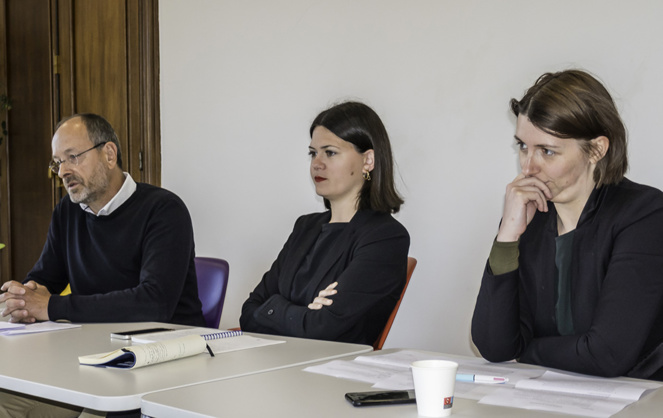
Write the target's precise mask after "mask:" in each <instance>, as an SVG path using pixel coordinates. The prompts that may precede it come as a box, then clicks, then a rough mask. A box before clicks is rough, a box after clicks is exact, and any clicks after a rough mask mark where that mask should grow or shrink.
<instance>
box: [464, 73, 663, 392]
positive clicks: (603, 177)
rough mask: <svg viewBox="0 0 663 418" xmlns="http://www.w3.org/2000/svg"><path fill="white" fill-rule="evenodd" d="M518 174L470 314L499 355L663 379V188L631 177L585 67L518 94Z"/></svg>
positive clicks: (621, 143)
mask: <svg viewBox="0 0 663 418" xmlns="http://www.w3.org/2000/svg"><path fill="white" fill-rule="evenodd" d="M511 109H512V110H513V113H514V114H515V115H516V116H517V123H516V135H515V139H516V144H517V146H518V148H519V158H520V168H521V172H520V174H519V175H518V176H517V177H516V178H515V180H513V181H512V182H511V183H510V184H509V185H508V186H507V188H506V197H505V202H504V211H503V214H502V222H501V224H500V226H499V231H498V234H497V237H496V238H495V241H494V243H493V248H492V250H491V253H490V256H489V259H488V263H487V265H486V268H485V271H484V275H483V279H482V282H481V289H480V291H479V295H478V298H477V303H476V307H475V309H474V317H473V319H472V338H473V340H474V343H475V344H476V346H477V348H478V349H479V351H480V352H481V354H482V355H483V357H485V358H486V359H488V360H490V361H506V360H511V359H518V360H519V361H521V362H523V363H530V364H538V365H542V366H545V367H552V368H557V369H563V370H569V371H573V372H578V373H586V374H592V375H597V376H608V377H610V376H621V375H627V376H632V377H639V378H646V379H656V380H663V369H662V367H663V193H661V191H659V190H657V189H654V188H652V187H648V186H644V185H641V184H637V183H634V182H632V181H630V180H628V179H627V178H625V177H624V174H625V172H626V169H627V167H628V162H627V155H626V154H627V153H626V130H625V128H624V125H623V123H622V121H621V119H620V117H619V113H618V112H617V109H616V107H615V104H614V102H613V100H612V97H611V96H610V94H609V93H608V91H607V90H606V89H605V87H603V85H602V84H601V83H600V82H599V81H597V80H596V79H595V78H594V77H592V76H591V75H589V74H587V73H586V72H583V71H579V70H568V71H562V72H558V73H554V74H551V73H547V74H544V75H542V76H541V77H540V78H539V79H538V80H537V81H536V83H535V84H534V85H533V86H532V87H530V89H529V90H528V91H527V93H526V94H525V96H524V97H523V98H522V99H521V100H515V99H513V100H512V101H511Z"/></svg>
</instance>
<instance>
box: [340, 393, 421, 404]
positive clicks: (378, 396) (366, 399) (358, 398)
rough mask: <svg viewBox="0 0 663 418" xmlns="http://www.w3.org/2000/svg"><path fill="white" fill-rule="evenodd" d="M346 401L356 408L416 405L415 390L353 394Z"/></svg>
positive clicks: (346, 395)
mask: <svg viewBox="0 0 663 418" xmlns="http://www.w3.org/2000/svg"><path fill="white" fill-rule="evenodd" d="M345 399H347V400H348V402H350V403H351V404H352V405H354V406H369V405H394V404H399V403H414V402H416V398H415V397H414V391H413V390H383V391H377V392H351V393H346V394H345Z"/></svg>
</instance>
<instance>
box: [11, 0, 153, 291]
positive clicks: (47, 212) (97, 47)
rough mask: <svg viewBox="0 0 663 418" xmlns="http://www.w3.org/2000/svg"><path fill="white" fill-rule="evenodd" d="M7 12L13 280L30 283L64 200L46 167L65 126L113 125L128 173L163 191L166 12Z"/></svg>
mask: <svg viewBox="0 0 663 418" xmlns="http://www.w3.org/2000/svg"><path fill="white" fill-rule="evenodd" d="M0 9H1V10H0V19H1V20H2V21H0V32H2V33H1V34H0V43H4V44H6V51H7V53H6V55H7V60H6V69H3V66H0V88H1V87H2V81H3V80H4V79H5V78H6V80H7V81H6V85H7V90H8V94H9V96H10V97H11V98H12V100H13V105H14V106H13V109H12V110H11V111H10V112H8V114H7V120H8V125H9V134H8V136H7V139H6V140H5V141H4V142H3V144H2V147H6V152H7V162H6V163H5V162H4V161H0V183H2V186H1V187H0V191H2V192H3V195H2V196H0V218H1V219H0V242H4V243H6V244H7V247H6V248H5V249H4V250H2V257H3V258H2V281H7V280H10V279H14V280H22V279H23V278H24V277H25V275H26V274H27V272H28V271H29V270H30V269H31V268H32V266H33V265H34V263H35V261H36V260H37V258H38V257H39V254H40V253H41V249H42V247H43V244H44V241H45V237H46V233H47V230H48V225H49V222H50V216H51V212H52V210H53V208H54V205H55V204H57V202H58V201H59V200H60V199H61V198H62V196H63V195H64V193H66V192H65V190H64V189H63V188H62V187H61V182H60V181H59V179H57V177H56V178H51V177H52V176H51V177H49V176H48V170H47V168H46V167H47V165H48V162H49V161H50V159H51V150H50V142H51V138H52V136H53V129H54V127H55V125H56V124H57V121H59V120H60V119H62V118H63V117H66V116H69V115H72V114H74V113H84V112H93V113H98V114H100V115H103V116H104V117H106V118H107V119H108V120H109V122H110V123H111V124H112V125H113V127H114V128H115V130H116V131H117V134H118V138H119V140H120V147H121V148H122V158H123V168H124V170H125V171H128V172H129V173H131V175H132V177H133V178H134V179H135V180H136V181H143V182H147V183H151V184H155V185H160V182H161V179H160V173H161V167H160V165H161V156H160V154H161V148H160V138H159V129H158V127H159V106H158V102H159V95H158V9H157V1H156V0H0ZM2 23H5V24H4V25H1V24H2ZM3 40H4V42H3ZM1 52H2V51H0V55H2V54H1ZM3 72H4V74H3ZM0 93H1V91H0ZM3 151H4V150H3ZM0 156H2V153H0ZM3 163H5V164H3ZM5 190H6V192H5Z"/></svg>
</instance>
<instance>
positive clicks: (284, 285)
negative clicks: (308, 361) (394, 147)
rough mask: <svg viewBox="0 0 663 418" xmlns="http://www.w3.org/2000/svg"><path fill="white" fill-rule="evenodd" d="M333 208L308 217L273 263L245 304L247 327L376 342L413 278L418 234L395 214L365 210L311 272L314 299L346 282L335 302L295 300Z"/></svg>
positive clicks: (244, 323) (244, 327) (243, 317)
mask: <svg viewBox="0 0 663 418" xmlns="http://www.w3.org/2000/svg"><path fill="white" fill-rule="evenodd" d="M330 217H331V213H330V212H328V211H327V212H322V213H313V214H309V215H304V216H302V217H300V218H299V219H298V220H297V222H296V223H295V227H294V229H293V231H292V233H291V234H290V237H289V238H288V241H287V242H286V243H285V245H284V247H283V249H282V250H281V252H280V254H279V256H278V258H277V259H276V261H275V262H274V264H272V267H271V269H270V270H269V271H268V272H267V273H265V275H264V276H263V278H262V280H261V281H260V283H259V284H258V286H257V287H256V288H255V289H254V290H253V292H251V294H250V295H249V298H248V300H247V301H246V302H245V303H244V305H243V306H242V315H241V317H240V325H241V327H242V330H244V331H251V332H260V333H266V334H277V335H287V336H294V337H304V338H314V339H322V340H333V341H345V342H354V343H363V344H373V342H374V341H375V339H376V338H377V336H378V334H379V333H380V331H381V330H382V329H383V328H384V325H385V323H386V321H387V318H388V317H389V314H390V313H391V311H392V310H393V308H394V306H395V304H396V302H397V301H398V298H399V296H400V293H401V292H402V290H403V286H404V285H405V280H406V274H407V255H408V249H409V247H410V237H409V235H408V233H407V230H406V229H405V228H404V227H403V225H401V224H400V223H399V222H398V221H397V220H395V219H394V218H393V217H392V216H391V214H388V213H378V212H373V211H360V212H357V213H356V214H355V216H354V217H353V218H352V220H351V221H350V223H349V224H348V226H347V228H345V229H344V230H343V231H342V232H341V235H340V236H339V237H338V238H337V240H336V241H335V243H334V245H333V246H332V247H331V248H329V250H328V253H327V254H326V255H325V257H324V259H323V260H322V266H323V268H322V269H321V270H320V271H323V272H325V273H324V274H322V275H319V276H318V277H311V280H315V281H316V286H311V290H310V293H311V294H310V295H309V296H310V300H309V302H308V303H310V302H313V299H314V298H315V297H316V296H317V295H318V292H320V290H323V289H325V288H326V287H327V286H329V285H330V284H331V283H333V282H335V281H338V286H337V287H336V290H338V293H337V294H336V295H334V296H332V299H333V301H334V302H333V304H332V305H331V306H323V307H322V309H320V310H311V309H309V308H308V307H307V305H308V303H307V304H306V305H297V304H294V303H293V302H291V301H290V300H289V299H288V295H290V294H291V291H292V286H293V279H294V277H295V274H296V273H297V270H298V269H299V268H300V266H301V264H302V262H303V261H304V260H305V258H306V256H307V254H308V253H309V251H310V250H311V247H312V246H313V244H314V243H315V242H316V239H317V238H318V235H319V234H320V230H321V227H322V225H323V224H325V223H328V222H329V220H330Z"/></svg>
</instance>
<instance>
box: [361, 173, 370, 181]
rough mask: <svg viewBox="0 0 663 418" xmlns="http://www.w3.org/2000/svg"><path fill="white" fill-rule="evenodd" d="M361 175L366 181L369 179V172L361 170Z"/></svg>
mask: <svg viewBox="0 0 663 418" xmlns="http://www.w3.org/2000/svg"><path fill="white" fill-rule="evenodd" d="M361 176H362V177H363V178H364V180H366V181H371V173H370V172H368V171H363V172H362V173H361Z"/></svg>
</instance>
